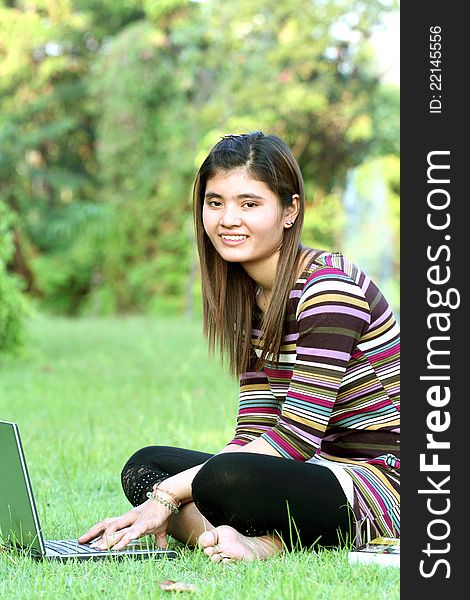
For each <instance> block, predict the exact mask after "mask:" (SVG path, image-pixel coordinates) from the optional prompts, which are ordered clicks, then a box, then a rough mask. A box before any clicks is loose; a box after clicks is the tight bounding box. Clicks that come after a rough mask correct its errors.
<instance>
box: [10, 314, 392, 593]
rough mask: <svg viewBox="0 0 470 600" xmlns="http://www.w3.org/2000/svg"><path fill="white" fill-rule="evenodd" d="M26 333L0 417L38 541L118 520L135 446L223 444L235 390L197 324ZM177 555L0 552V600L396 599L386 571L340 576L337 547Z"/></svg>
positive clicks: (50, 326)
mask: <svg viewBox="0 0 470 600" xmlns="http://www.w3.org/2000/svg"><path fill="white" fill-rule="evenodd" d="M29 332H30V340H29V345H28V349H27V353H26V354H25V355H24V356H22V357H21V358H17V359H15V360H12V359H10V360H5V359H3V361H2V362H1V363H0V419H2V420H7V421H8V420H11V421H16V422H18V423H19V425H20V429H21V432H22V438H23V445H24V448H25V453H26V457H27V461H28V466H29V471H30V476H31V480H32V485H33V489H34V492H35V496H36V500H37V504H38V511H39V513H40V518H41V523H42V527H43V529H44V531H45V533H46V537H49V538H66V537H76V536H77V534H78V533H82V532H83V531H85V530H86V529H88V528H89V527H90V526H91V525H92V524H93V523H95V522H96V521H98V520H100V519H102V518H104V517H106V516H114V515H118V514H121V513H123V512H125V511H127V510H128V509H129V504H128V502H127V500H126V499H125V498H124V495H123V493H122V491H121V488H120V482H119V474H120V471H121V468H122V465H123V464H124V462H125V461H126V460H127V458H128V457H129V456H130V455H131V454H132V453H133V452H134V451H135V450H137V449H139V448H140V447H142V446H145V445H148V444H166V445H178V446H184V447H190V448H194V449H199V450H205V451H208V452H216V451H217V450H218V449H220V448H221V447H222V446H223V445H224V444H225V443H226V442H227V441H228V440H229V439H231V436H232V434H233V424H234V416H235V411H236V406H237V382H236V381H235V380H233V379H232V378H230V377H229V376H228V375H227V373H226V372H225V371H224V370H223V369H222V367H221V366H220V365H219V364H218V363H216V362H214V361H213V360H211V359H209V358H208V356H207V352H206V347H205V343H204V340H203V339H202V336H201V326H200V324H199V323H197V322H191V321H188V320H185V319H183V318H180V319H176V318H167V319H150V318H145V317H127V318H112V319H111V318H109V319H80V320H72V319H59V318H50V317H38V318H36V319H34V320H33V321H31V323H30V324H29ZM0 485H1V482H0ZM170 545H172V541H171V540H170ZM173 545H174V546H175V544H174V542H173ZM180 553H181V556H180V558H179V559H177V560H153V559H150V560H144V561H133V560H124V561H122V562H116V563H115V562H112V561H109V562H108V561H96V562H93V561H84V562H74V561H71V562H67V563H64V564H61V563H57V564H56V563H54V562H36V561H33V560H31V559H29V558H26V557H20V556H13V555H11V554H7V553H1V554H0V598H8V599H11V600H14V599H23V598H33V599H35V598H47V599H55V598H57V599H58V598H61V599H62V598H65V597H67V598H80V599H85V598H86V599H95V598H98V597H103V596H105V597H107V598H109V597H113V598H119V599H125V598H129V599H131V598H132V599H134V598H138V599H139V600H146V599H147V598H148V599H150V598H152V599H153V598H159V597H165V596H168V592H164V591H161V590H160V589H159V587H158V583H159V582H160V581H162V580H163V579H174V580H177V581H184V582H187V583H193V584H195V585H196V586H197V592H196V593H194V594H187V595H188V596H190V597H191V596H192V597H194V598H201V599H206V598H207V599H217V600H218V599H223V600H229V599H232V598H233V599H237V600H238V599H247V600H251V599H255V598H256V600H258V599H264V598H266V599H268V598H269V599H270V600H272V599H274V600H276V599H295V600H303V599H305V600H310V599H332V600H333V599H334V600H342V599H344V600H346V599H347V600H355V599H358V600H359V599H360V600H364V599H367V598H371V599H374V600H378V599H387V600H394V599H397V600H398V598H399V596H400V594H399V570H398V569H394V568H383V567H380V566H369V565H358V566H356V567H354V569H353V568H352V567H350V566H349V565H348V562H347V554H346V552H345V551H344V550H338V551H321V552H318V553H316V552H312V551H310V552H307V551H303V552H297V553H291V554H285V555H283V556H282V557H278V558H273V559H270V560H267V561H262V562H258V563H246V564H245V563H236V564H227V565H221V564H212V563H211V562H210V560H209V559H208V558H207V557H205V556H204V554H202V553H201V552H200V551H194V550H189V549H181V550H180ZM183 596H184V594H183Z"/></svg>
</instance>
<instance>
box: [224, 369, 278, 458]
mask: <svg viewBox="0 0 470 600" xmlns="http://www.w3.org/2000/svg"><path fill="white" fill-rule="evenodd" d="M280 414H281V403H280V401H279V400H278V399H277V398H276V397H275V396H274V394H273V393H272V391H271V389H270V387H269V382H268V379H267V376H266V374H265V373H264V372H263V371H254V372H250V373H244V374H243V375H242V376H241V377H240V399H239V404H238V415H237V427H236V431H235V437H234V438H233V440H232V441H231V442H230V444H238V445H239V446H244V445H245V444H247V443H248V442H251V441H253V440H254V439H256V438H258V437H259V436H260V435H261V434H262V433H264V432H265V431H268V430H270V429H272V428H273V427H274V426H275V425H276V423H277V421H278V419H279V416H280Z"/></svg>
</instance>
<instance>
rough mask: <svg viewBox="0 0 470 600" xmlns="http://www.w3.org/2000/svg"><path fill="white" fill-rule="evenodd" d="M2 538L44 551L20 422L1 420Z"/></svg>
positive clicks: (0, 529)
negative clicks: (18, 424) (22, 444)
mask: <svg viewBox="0 0 470 600" xmlns="http://www.w3.org/2000/svg"><path fill="white" fill-rule="evenodd" d="M0 540H1V541H3V542H4V543H7V544H15V543H16V544H18V545H20V546H22V547H23V548H24V547H28V548H32V549H34V550H36V551H38V552H39V553H40V554H44V548H43V541H42V536H41V534H40V528H39V520H38V516H37V512H36V507H35V505H34V498H33V493H32V489H31V484H30V481H29V476H28V471H27V468H26V462H25V459H24V454H23V449H22V447H21V440H20V434H19V430H18V426H17V425H16V423H7V422H5V421H0Z"/></svg>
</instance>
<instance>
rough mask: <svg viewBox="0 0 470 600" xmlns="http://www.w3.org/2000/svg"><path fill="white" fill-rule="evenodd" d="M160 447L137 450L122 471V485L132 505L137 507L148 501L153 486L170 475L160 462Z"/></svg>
mask: <svg viewBox="0 0 470 600" xmlns="http://www.w3.org/2000/svg"><path fill="white" fill-rule="evenodd" d="M160 449H162V450H163V449H164V447H160V446H146V447H145V448H141V449H140V450H137V452H135V453H134V454H133V455H132V456H131V457H130V458H129V459H128V461H127V462H126V464H125V465H124V467H123V468H122V471H121V485H122V489H123V490H124V493H125V495H126V497H127V499H128V500H129V502H130V503H131V504H133V505H134V506H137V505H138V504H141V503H142V502H144V501H145V499H146V493H147V491H149V490H150V489H151V488H152V487H153V485H154V484H155V483H156V482H157V481H158V480H161V479H164V478H166V477H168V474H167V473H166V472H165V471H164V470H163V469H162V468H161V466H160V465H159V462H158V455H159V453H160Z"/></svg>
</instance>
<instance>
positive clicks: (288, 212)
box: [284, 194, 300, 229]
mask: <svg viewBox="0 0 470 600" xmlns="http://www.w3.org/2000/svg"><path fill="white" fill-rule="evenodd" d="M299 210H300V196H299V194H293V195H292V202H291V204H290V205H289V206H288V207H287V208H285V209H284V227H285V228H286V229H288V228H289V227H292V225H293V224H294V223H295V220H296V218H297V215H298V214H299Z"/></svg>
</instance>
